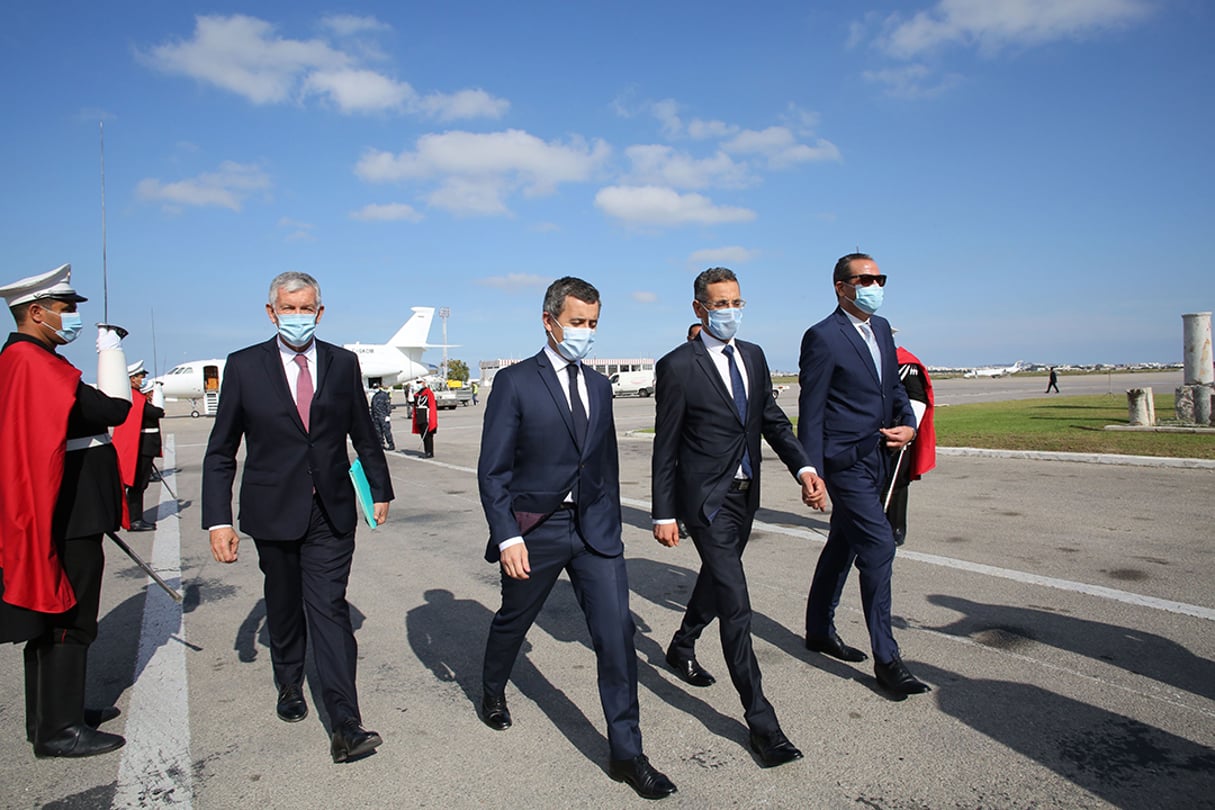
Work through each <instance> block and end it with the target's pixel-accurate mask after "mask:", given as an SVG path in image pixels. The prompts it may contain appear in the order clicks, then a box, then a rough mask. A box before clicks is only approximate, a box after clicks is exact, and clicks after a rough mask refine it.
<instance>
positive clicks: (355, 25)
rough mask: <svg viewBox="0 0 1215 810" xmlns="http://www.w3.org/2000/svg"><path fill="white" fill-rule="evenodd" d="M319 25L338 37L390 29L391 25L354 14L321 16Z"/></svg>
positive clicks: (373, 18)
mask: <svg viewBox="0 0 1215 810" xmlns="http://www.w3.org/2000/svg"><path fill="white" fill-rule="evenodd" d="M321 25H322V26H324V27H325V28H328V29H329V30H330V31H332V32H333V33H334V34H337V35H338V36H339V37H350V36H354V35H356V34H365V33H368V32H375V31H391V30H392V26H391V25H388V23H382V22H380V21H379V20H377V19H376V18H375V17H359V16H356V15H354V14H330V15H329V16H327V17H322V18H321Z"/></svg>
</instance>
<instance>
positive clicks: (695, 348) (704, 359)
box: [692, 338, 750, 422]
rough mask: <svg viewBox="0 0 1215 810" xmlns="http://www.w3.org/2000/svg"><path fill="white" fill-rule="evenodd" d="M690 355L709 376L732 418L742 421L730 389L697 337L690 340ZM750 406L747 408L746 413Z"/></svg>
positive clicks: (712, 385)
mask: <svg viewBox="0 0 1215 810" xmlns="http://www.w3.org/2000/svg"><path fill="white" fill-rule="evenodd" d="M692 355H693V356H694V357H695V358H696V365H697V366H699V367H700V370H701V372H702V373H703V374H704V375H705V376H706V377H708V378H709V385H710V387H712V388H713V390H714V391H716V392H717V393H718V395H719V396H720V397H721V398H722V401H723V402H725V404H726V406H727V407H729V409H730V413H732V414H734V418H735V419H738V420H739V422H741V421H742V417H740V416H739V415H738V408H737V407H735V405H734V397H732V396H730V389H728V388H726V384H725V382H723V381H722V379H721V374H720V373H718V371H717V365H716V364H715V363H714V362H713V358H712V357H710V356H709V349H708V347H707V346H705V344H704V341H702V340H700V339H699V338H697V339H696V340H694V341H692ZM749 412H750V408H748V413H749Z"/></svg>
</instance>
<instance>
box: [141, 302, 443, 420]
mask: <svg viewBox="0 0 1215 810" xmlns="http://www.w3.org/2000/svg"><path fill="white" fill-rule="evenodd" d="M434 314H435V309H434V307H414V308H413V315H411V316H410V318H409V320H408V321H406V322H405V324H404V325H403V326H402V327H401V328H400V329H399V330H397V333H396V334H395V335H393V336H392V337H391V338H389V340H388V342H387V343H385V344H382V345H377V344H372V343H347V344H346V345H345V346H344V347H343V348H346V349H349V350H350V351H352V352H354V353H355V354H356V355H358V358H359V366H360V367H361V370H362V374H363V385H364V387H368V386H370V385H371V383H373V382H378V383H379V384H380V385H383V386H390V385H395V384H397V383H399V382H405V381H407V380H413V379H417V378H418V377H426V376H429V375H430V374H433V373H434V370H433V369H432V368H430V367H429V366H427V365H426V364H424V363H423V362H422V352H424V351H426V350H427V349H433V348H442V347H441V346H433V345H431V344H429V343H427V342H426V338H427V336H428V335H429V334H430V322H431V320H433V318H434ZM225 362H226V361H225V360H216V359H211V360H191V361H189V362H186V363H182V364H180V365H178V366H175V367H174V368H172V369H170V370H169V371H168V372H167V373H165V374H162V375H161V376H159V377H154V378H152V379H151V380H149V381H148V382H150V383H152V384H159V385H162V386H163V387H164V394H165V399H167V400H172V401H177V400H183V399H184V400H188V401H189V402H190V405H191V411H190V416H193V417H195V418H197V417H198V416H201V415H202V414H203V413H205V414H207V416H214V415H215V409H216V408H217V407H219V390H220V385H221V384H222V383H223V377H224V364H225ZM200 402H201V403H202V410H199V403H200Z"/></svg>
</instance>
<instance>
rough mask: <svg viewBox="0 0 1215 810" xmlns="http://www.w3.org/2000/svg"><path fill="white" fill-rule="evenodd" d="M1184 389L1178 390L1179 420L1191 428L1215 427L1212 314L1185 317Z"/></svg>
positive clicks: (1183, 321)
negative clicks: (1213, 421) (1213, 418)
mask: <svg viewBox="0 0 1215 810" xmlns="http://www.w3.org/2000/svg"><path fill="white" fill-rule="evenodd" d="M1181 322H1182V368H1183V379H1182V386H1181V387H1180V388H1178V389H1177V404H1176V411H1177V420H1178V421H1179V422H1183V423H1185V424H1187V425H1208V424H1210V423H1211V396H1212V393H1213V392H1215V366H1213V365H1212V360H1211V313H1209V312H1192V313H1189V314H1187V315H1182V316H1181Z"/></svg>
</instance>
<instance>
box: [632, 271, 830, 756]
mask: <svg viewBox="0 0 1215 810" xmlns="http://www.w3.org/2000/svg"><path fill="white" fill-rule="evenodd" d="M693 292H694V300H693V302H692V311H693V312H695V313H696V316H697V317H699V318H700V319H701V323H702V325H703V328H702V329H701V331H700V335H699V336H698V337H697V338H694V339H691V340H689V341H688V342H686V343H684V344H683V345H682V346H679V347H678V348H676V349H675V350H673V351H671V352H670V353H668V354H667V355H666V356H665V357H663V358H662V359H661V360H659V361H658V365H657V368H656V370H655V371H656V376H657V383H656V386H655V396H656V398H657V416H656V418H655V422H654V433H655V436H654V454H653V458H652V464H651V466H652V472H653V519H654V529H653V531H654V538H655V539H656V540H658V542H659V543H661V544H662V545H664V546H668V547H673V546H677V545H679V529H678V526H677V524H676V519H681V520H683V522H684V524H685V525H686V526H687V528H688V533H689V534H691V535H692V542H693V543H695V545H696V551H697V552H698V553H699V554H700V560H701V569H700V575H699V576H698V577H697V578H696V585H695V587H694V588H693V590H692V596H691V598H690V599H689V600H688V607H687V611H686V612H685V613H684V617H683V623H682V624H681V626H680V628H679V630H678V631H676V633H675V636H674V638H672V639H671V644H670V646H669V647H668V648H667V663H668V664H670V665H671V666H672V667H673V668H674V669H675V672H676V673H677V674H678V675H679V677H680V678H682V679H683V680H684V681H686V682H687V683H689V684H691V685H692V686H709V685H711V684H713V683H714V682H715V681H714V678H713V676H712V675H710V674H709V673H708V672H706V671H705V670H704V669H703V668H702V667H701V666H700V664H699V663H698V662H697V660H696V653H695V645H696V640H697V639H698V638H699V637H700V634H701V632H702V631H703V630H704V628H705V627H706V626H707V625H708V624H709V623H710V622H712V621H713V619H715V618H716V619H718V620H719V622H720V625H721V646H722V651H723V652H724V653H725V658H726V664H727V666H728V667H729V670H730V678H731V680H733V682H734V687H735V688H736V689H737V690H738V695H739V698H740V699H741V700H742V704H743V713H744V716H745V717H746V720H747V726H748V727H749V728H750V731H751V734H750V743H751V748H752V749H753V750H754V751H755V753H756V754H757V755H758V756H759V759H760V763H761V764H762V765H763V766H764V767H771V766H773V765H781V764H783V763H786V762H792V761H793V760H795V759H800V758H801V756H802V752H801V751H799V750H797V748H796V747H794V745H793V744H792V743H791V742H789V740H788V738H787V737H785V734H784V732H783V731H781V728H780V724H779V722H777V719H776V712H775V710H774V709H773V708H772V704H771V703H769V702H768V699H767V698H765V697H764V692H763V687H762V685H761V678H760V671H759V663H758V662H757V661H756V659H755V652H754V650H753V649H752V646H751V601H750V597H749V595H748V593H747V580H746V577H745V576H744V574H743V566H742V553H743V550H744V549H745V548H746V545H747V540H748V539H749V538H750V536H751V524H752V522H753V521H754V519H755V511H756V510H757V509H758V508H759V483H760V476H759V471H760V454H761V446H760V438H761V437H762V438H764V439H766V440H767V441H768V444H769V445H771V446H772V449H774V450H775V451H776V454H777V455H778V456H779V457H780V460H781V461H782V462H784V464H785V466H786V467H788V469H789V472H790V473H792V474H793V475H794V477H795V478H797V479H798V480H799V481H800V482H801V486H802V500H803V501H804V502H805V503H807V504H809V505H812V506H814V507H816V508H822V505H823V502H824V501H825V499H826V493H825V491H824V490H823V488H822V484H821V482H820V481H819V479H818V476H817V475H816V474H815V473H814V470H812V469H811V468H810V466H809V465H808V464H807V462H806V459H805V455H804V454H803V452H802V448H801V445H800V444H798V442H797V438H796V437H795V436H794V435H793V427H792V426H791V425H790V424H789V419H788V418H787V417H786V416H785V414H784V412H783V411H781V409H780V407H779V406H777V404H776V400H775V399H774V398H773V397H772V376H771V373H770V372H769V371H768V362H767V360H766V359H765V358H764V352H763V349H761V348H760V347H759V346H756V345H755V344H754V343H744V342H743V341H740V340H735V338H734V334H735V332H736V331H737V330H738V324H739V322H740V321H741V319H742V311H743V306H744V305H745V304H746V302H745V301H743V300H742V298H741V297H740V290H739V286H738V278H737V277H736V276H735V275H734V273H733V271H731V270H729V269H727V268H724V267H713V268H710V269H708V270H705V271H704V272H703V273H701V274H700V275H699V276H697V278H696V282H695V284H694V286H693Z"/></svg>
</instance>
